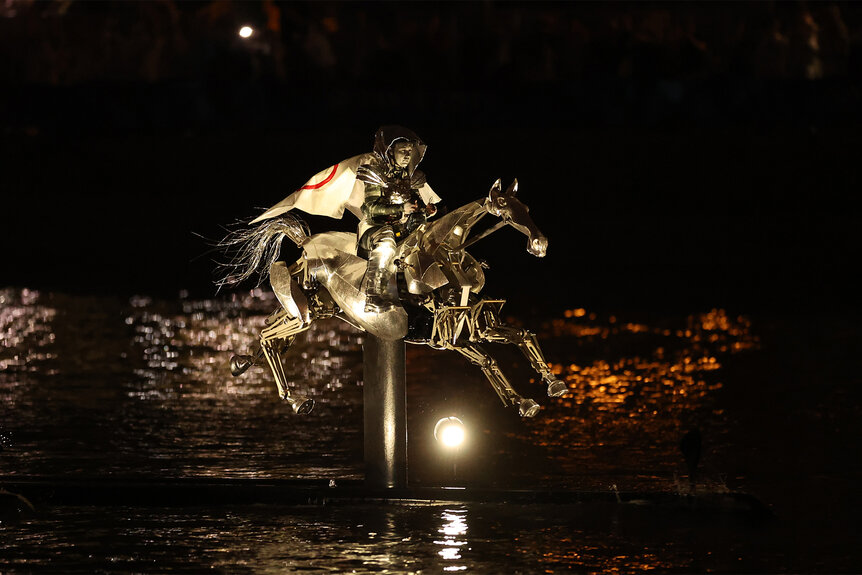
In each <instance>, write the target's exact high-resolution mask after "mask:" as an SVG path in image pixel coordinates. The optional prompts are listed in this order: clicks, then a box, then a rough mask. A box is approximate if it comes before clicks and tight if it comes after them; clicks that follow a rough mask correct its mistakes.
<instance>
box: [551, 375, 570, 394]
mask: <svg viewBox="0 0 862 575" xmlns="http://www.w3.org/2000/svg"><path fill="white" fill-rule="evenodd" d="M568 391H569V386H568V385H566V382H564V381H560V380H559V379H555V380H554V381H552V382H551V383H549V384H548V397H560V396H562V395H565V394H566V392H568Z"/></svg>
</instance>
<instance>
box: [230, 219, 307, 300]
mask: <svg viewBox="0 0 862 575" xmlns="http://www.w3.org/2000/svg"><path fill="white" fill-rule="evenodd" d="M309 233H310V231H309V229H308V224H306V223H305V222H304V221H303V220H301V219H300V218H298V217H296V216H294V215H293V214H285V215H283V216H281V217H278V218H272V219H268V220H264V221H263V222H261V223H260V224H259V225H258V226H257V227H253V228H241V229H236V230H232V231H230V232H228V234H227V235H226V236H225V237H224V238H222V239H221V240H220V241H218V242H217V243H216V248H217V249H219V250H220V251H221V252H223V253H224V254H225V255H227V256H228V261H227V262H221V263H219V267H220V268H221V269H222V271H223V275H222V277H221V278H220V279H217V280H216V282H215V284H216V285H217V286H218V287H219V288H222V287H225V286H227V287H232V286H235V285H237V284H239V283H241V282H243V281H245V280H247V279H249V278H250V277H252V276H254V275H257V276H258V281H257V285H258V286H259V285H260V284H262V283H263V280H264V279H265V278H266V276H267V274H269V268H270V266H271V265H272V264H273V263H275V261H276V260H277V259H278V256H279V253H280V251H281V240H283V239H284V238H288V239H290V240H291V241H293V243H295V244H296V245H297V246H301V245H302V244H303V243H304V242H305V239H306V238H307V237H308V235H309Z"/></svg>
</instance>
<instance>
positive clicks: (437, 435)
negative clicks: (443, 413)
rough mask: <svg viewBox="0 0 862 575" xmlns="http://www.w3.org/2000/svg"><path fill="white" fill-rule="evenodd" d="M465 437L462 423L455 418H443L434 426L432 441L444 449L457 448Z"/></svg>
mask: <svg viewBox="0 0 862 575" xmlns="http://www.w3.org/2000/svg"><path fill="white" fill-rule="evenodd" d="M466 437H467V433H466V431H465V430H464V422H462V421H461V420H460V419H458V418H457V417H444V418H443V419H441V420H440V421H438V422H437V425H435V426H434V439H436V440H437V441H439V442H440V443H442V444H443V445H444V446H446V447H450V448H452V447H458V446H460V445H461V444H462V443H464V439H466Z"/></svg>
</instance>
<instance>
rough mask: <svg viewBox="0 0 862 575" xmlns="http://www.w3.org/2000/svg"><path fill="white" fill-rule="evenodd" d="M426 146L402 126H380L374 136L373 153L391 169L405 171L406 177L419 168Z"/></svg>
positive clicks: (414, 134)
mask: <svg viewBox="0 0 862 575" xmlns="http://www.w3.org/2000/svg"><path fill="white" fill-rule="evenodd" d="M427 147H428V146H426V145H425V142H423V141H422V139H421V138H420V137H419V136H417V135H416V133H415V132H413V131H412V130H408V129H407V128H404V127H402V126H381V127H380V128H378V129H377V132H376V133H375V134H374V153H375V154H376V155H377V157H378V158H380V159H381V160H382V161H383V162H385V163H386V165H388V166H389V167H391V168H396V167H398V168H402V169H404V170H406V172H407V175H408V177H412V176H413V172H415V171H416V168H417V167H418V166H419V163H420V162H421V161H422V158H423V157H424V156H425V149H426V148H427Z"/></svg>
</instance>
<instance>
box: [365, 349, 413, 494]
mask: <svg viewBox="0 0 862 575" xmlns="http://www.w3.org/2000/svg"><path fill="white" fill-rule="evenodd" d="M362 353H363V356H364V365H363V368H364V376H363V378H364V386H363V404H364V407H363V412H364V418H365V484H366V485H367V486H368V487H376V488H394V487H407V385H406V380H407V369H406V365H407V351H406V344H405V343H404V340H403V339H398V340H395V341H388V340H383V339H379V338H377V337H375V336H373V335H371V334H370V333H366V334H365V340H364V342H363V344H362Z"/></svg>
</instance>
